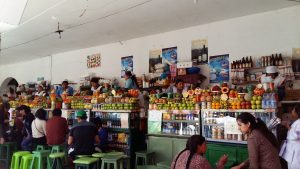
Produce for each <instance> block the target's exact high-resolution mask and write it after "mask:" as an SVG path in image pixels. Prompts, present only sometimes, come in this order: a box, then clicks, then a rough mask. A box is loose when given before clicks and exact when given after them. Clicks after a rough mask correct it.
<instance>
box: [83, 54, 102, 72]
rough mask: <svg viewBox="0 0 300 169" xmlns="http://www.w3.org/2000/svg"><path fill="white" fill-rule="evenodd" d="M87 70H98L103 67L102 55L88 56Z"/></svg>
mask: <svg viewBox="0 0 300 169" xmlns="http://www.w3.org/2000/svg"><path fill="white" fill-rule="evenodd" d="M86 65H87V68H88V69H90V68H96V67H100V66H101V54H100V53H97V54H92V55H89V56H87V64H86Z"/></svg>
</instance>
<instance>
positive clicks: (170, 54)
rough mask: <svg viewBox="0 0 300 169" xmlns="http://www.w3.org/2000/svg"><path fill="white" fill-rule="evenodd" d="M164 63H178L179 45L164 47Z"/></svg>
mask: <svg viewBox="0 0 300 169" xmlns="http://www.w3.org/2000/svg"><path fill="white" fill-rule="evenodd" d="M162 63H167V64H168V65H172V64H176V63H177V47H171V48H164V49H162Z"/></svg>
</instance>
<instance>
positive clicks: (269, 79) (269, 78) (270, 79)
mask: <svg viewBox="0 0 300 169" xmlns="http://www.w3.org/2000/svg"><path fill="white" fill-rule="evenodd" d="M284 81H285V77H283V76H282V75H280V74H279V71H278V68H277V66H268V67H267V68H266V74H264V75H262V76H261V82H262V83H274V88H275V89H277V88H278V87H280V86H282V85H283V83H284Z"/></svg>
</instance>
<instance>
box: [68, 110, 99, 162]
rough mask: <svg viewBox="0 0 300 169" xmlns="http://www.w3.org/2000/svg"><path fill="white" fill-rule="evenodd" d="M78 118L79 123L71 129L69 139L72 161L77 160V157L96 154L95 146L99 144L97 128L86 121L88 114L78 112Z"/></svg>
mask: <svg viewBox="0 0 300 169" xmlns="http://www.w3.org/2000/svg"><path fill="white" fill-rule="evenodd" d="M76 118H77V121H78V123H77V124H75V125H74V126H73V127H72V128H71V130H70V133H69V138H68V145H69V147H70V149H69V155H70V157H71V159H75V157H76V155H91V154H93V153H94V152H95V146H94V144H99V138H98V135H97V134H98V130H97V127H96V125H95V124H93V123H91V122H87V121H86V119H87V115H86V112H85V111H84V110H79V111H78V112H76Z"/></svg>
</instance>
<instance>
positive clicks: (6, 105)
mask: <svg viewBox="0 0 300 169" xmlns="http://www.w3.org/2000/svg"><path fill="white" fill-rule="evenodd" d="M4 109H7V110H9V109H10V104H9V103H8V102H3V103H2V104H0V110H2V111H4Z"/></svg>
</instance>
